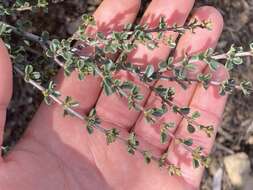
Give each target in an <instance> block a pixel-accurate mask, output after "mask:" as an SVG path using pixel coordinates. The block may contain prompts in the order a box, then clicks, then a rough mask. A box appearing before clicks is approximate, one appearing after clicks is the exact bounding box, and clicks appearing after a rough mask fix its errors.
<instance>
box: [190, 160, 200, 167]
mask: <svg viewBox="0 0 253 190" xmlns="http://www.w3.org/2000/svg"><path fill="white" fill-rule="evenodd" d="M192 164H193V167H194V168H199V166H200V163H199V160H196V159H193V160H192Z"/></svg>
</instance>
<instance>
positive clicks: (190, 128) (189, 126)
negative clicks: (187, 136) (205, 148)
mask: <svg viewBox="0 0 253 190" xmlns="http://www.w3.org/2000/svg"><path fill="white" fill-rule="evenodd" d="M187 130H188V132H189V133H194V132H195V131H196V129H195V127H194V126H193V125H191V124H188V125H187Z"/></svg>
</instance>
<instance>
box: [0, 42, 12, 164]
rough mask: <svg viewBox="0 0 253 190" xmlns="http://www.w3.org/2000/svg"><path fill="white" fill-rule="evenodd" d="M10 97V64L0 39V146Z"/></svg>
mask: <svg viewBox="0 0 253 190" xmlns="http://www.w3.org/2000/svg"><path fill="white" fill-rule="evenodd" d="M11 95H12V64H11V60H10V57H9V54H8V51H7V49H6V48H5V44H4V42H3V41H2V40H1V39H0V145H2V143H3V132H4V124H5V120H6V109H7V106H8V104H9V101H10V99H11ZM0 161H1V155H0Z"/></svg>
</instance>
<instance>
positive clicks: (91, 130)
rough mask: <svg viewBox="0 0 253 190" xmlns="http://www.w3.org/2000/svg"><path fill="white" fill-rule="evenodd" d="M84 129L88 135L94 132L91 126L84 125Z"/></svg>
mask: <svg viewBox="0 0 253 190" xmlns="http://www.w3.org/2000/svg"><path fill="white" fill-rule="evenodd" d="M86 129H87V131H88V133H89V134H90V135H91V134H92V133H93V132H94V128H93V127H92V126H89V125H86Z"/></svg>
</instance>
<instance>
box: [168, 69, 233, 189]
mask: <svg viewBox="0 0 253 190" xmlns="http://www.w3.org/2000/svg"><path fill="white" fill-rule="evenodd" d="M208 69H209V68H208ZM208 69H207V70H208ZM207 72H208V73H211V71H210V70H209V71H207ZM228 75H229V74H228V72H227V70H226V69H225V68H224V66H223V65H220V66H219V68H218V70H217V71H216V72H213V74H212V80H213V81H217V82H222V81H224V80H226V79H227V78H228ZM226 100H227V96H220V95H219V88H218V87H217V86H210V87H209V88H208V89H207V90H206V89H204V88H203V86H202V85H198V87H197V89H196V92H195V93H194V96H193V98H192V100H191V103H190V106H189V107H190V108H191V112H192V113H193V112H194V111H198V112H199V113H200V114H201V117H200V118H198V119H197V120H196V122H197V123H199V124H203V125H212V126H213V127H214V134H213V135H212V137H211V138H209V137H208V136H207V135H206V134H205V133H204V132H203V131H197V132H195V133H193V134H191V135H190V134H189V132H188V131H187V124H188V122H187V121H186V120H185V119H184V120H183V121H182V122H181V123H180V126H179V127H178V130H177V132H176V134H175V136H176V137H179V138H183V139H187V138H189V137H190V138H192V139H193V143H194V145H193V146H194V147H197V146H201V147H203V149H204V152H205V154H209V153H210V151H211V148H212V146H213V143H214V139H215V135H216V132H217V129H218V127H219V126H220V121H221V119H222V114H223V111H224V107H225V103H226ZM168 159H169V161H170V162H172V163H177V164H178V165H179V166H180V167H181V169H182V173H183V174H184V176H183V177H184V179H185V180H186V181H187V182H188V183H190V184H192V185H194V186H195V185H199V184H200V181H201V177H202V174H203V168H202V167H200V168H198V169H195V168H193V165H192V162H191V161H192V156H191V153H190V152H189V151H186V149H185V148H184V147H182V145H179V144H177V143H175V141H172V143H171V145H170V147H169V156H168Z"/></svg>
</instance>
